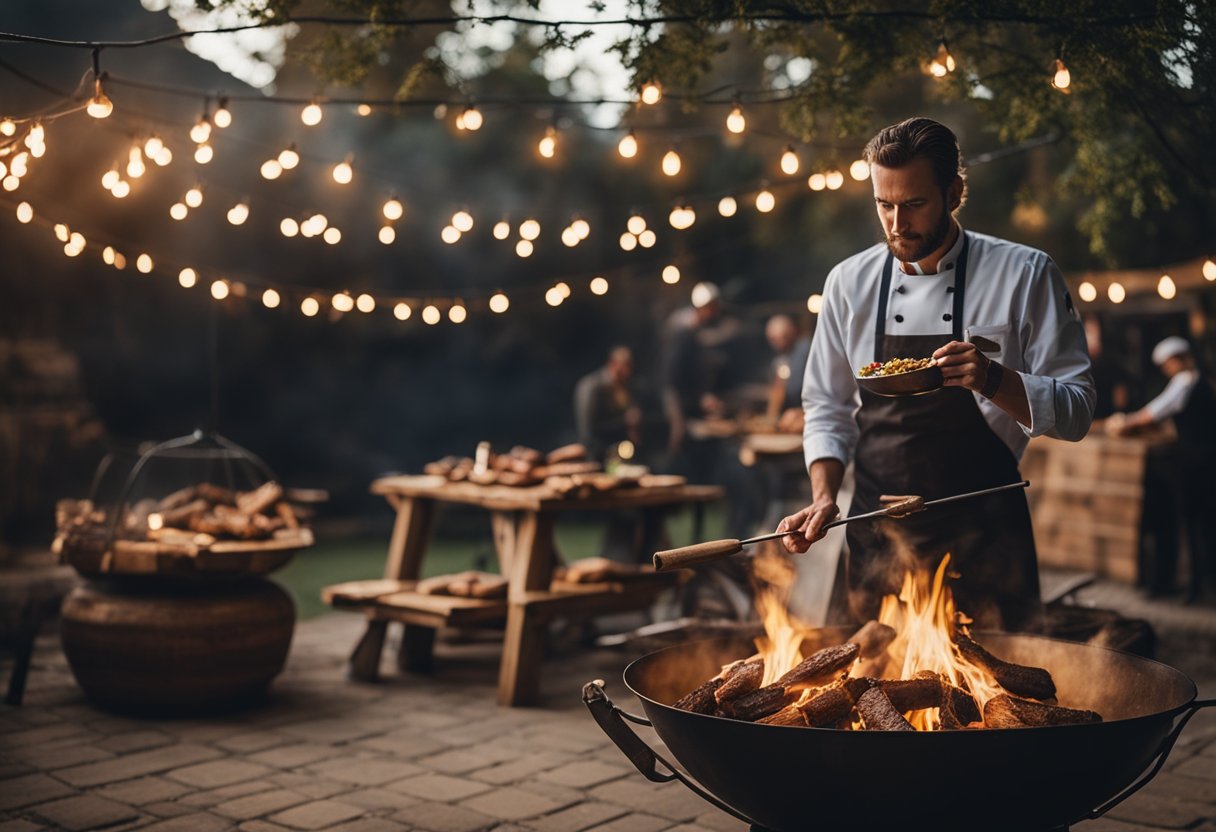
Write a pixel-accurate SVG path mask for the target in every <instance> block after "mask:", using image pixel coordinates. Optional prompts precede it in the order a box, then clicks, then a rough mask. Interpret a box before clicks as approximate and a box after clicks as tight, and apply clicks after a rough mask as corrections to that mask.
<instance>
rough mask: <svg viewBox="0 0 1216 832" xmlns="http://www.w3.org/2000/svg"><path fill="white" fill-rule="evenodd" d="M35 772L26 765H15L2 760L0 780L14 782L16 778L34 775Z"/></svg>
mask: <svg viewBox="0 0 1216 832" xmlns="http://www.w3.org/2000/svg"><path fill="white" fill-rule="evenodd" d="M33 773H34V770H33V769H32V768H30V767H29V766H28V765H26V764H25V763H14V762H9V761H8V760H0V780H12V779H13V778H14V777H21V776H23V775H26V774H33Z"/></svg>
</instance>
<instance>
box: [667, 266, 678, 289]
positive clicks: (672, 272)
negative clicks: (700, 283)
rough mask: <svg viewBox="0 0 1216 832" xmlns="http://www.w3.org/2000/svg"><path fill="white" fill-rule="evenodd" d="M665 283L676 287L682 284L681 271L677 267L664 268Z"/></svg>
mask: <svg viewBox="0 0 1216 832" xmlns="http://www.w3.org/2000/svg"><path fill="white" fill-rule="evenodd" d="M663 282H664V283H666V284H668V285H671V286H674V285H675V284H677V283H679V282H680V270H679V269H678V268H677V267H676V266H664V267H663Z"/></svg>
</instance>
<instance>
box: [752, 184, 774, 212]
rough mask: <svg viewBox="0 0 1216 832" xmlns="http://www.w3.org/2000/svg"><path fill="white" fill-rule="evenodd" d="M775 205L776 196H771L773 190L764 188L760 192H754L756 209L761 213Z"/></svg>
mask: <svg viewBox="0 0 1216 832" xmlns="http://www.w3.org/2000/svg"><path fill="white" fill-rule="evenodd" d="M776 205H777V198H776V197H775V196H773V192H772V191H770V190H768V189H767V188H765V189H764V190H762V191H761V192H760V193H758V194H756V210H757V211H759V212H760V213H761V214H767V213H768V212H769V211H771V210H773V208H775V207H776Z"/></svg>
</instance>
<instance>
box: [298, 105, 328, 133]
mask: <svg viewBox="0 0 1216 832" xmlns="http://www.w3.org/2000/svg"><path fill="white" fill-rule="evenodd" d="M324 115H325V114H324V113H322V112H321V105H320V104H318V103H317V102H315V101H313V102H312V103H310V104H309V105H308V106H307V107H305V108H304V109H303V110H301V111H300V121H302V122H304V123H305V124H307V125H308V126H309V127H316V126H317V125H318V124H320V123H321V118H322V117H323V116H324Z"/></svg>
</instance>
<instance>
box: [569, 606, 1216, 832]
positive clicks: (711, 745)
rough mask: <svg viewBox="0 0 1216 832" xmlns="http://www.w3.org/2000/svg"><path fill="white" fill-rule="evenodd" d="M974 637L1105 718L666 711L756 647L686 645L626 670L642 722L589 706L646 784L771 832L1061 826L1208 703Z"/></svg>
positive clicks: (1066, 657)
mask: <svg viewBox="0 0 1216 832" xmlns="http://www.w3.org/2000/svg"><path fill="white" fill-rule="evenodd" d="M850 632H851V631H848V630H844V629H833V628H825V629H821V630H817V631H815V632H814V633H813V635H812V637H811V638H808V639H807V640H806V641H805V642H804V644H803V649H804V654H805V653H806V652H808V651H814V650H817V649H820V648H822V647H826V646H830V645H833V644H840V643H842V642H843V641H844V640H845V639H847V638H848V637H849V635H850ZM977 640H979V641H980V642H981V643H983V644H984V645H985V646H986V647H987V648H988V649H989V650H991V651H992V652H993V653H994V654H996V655H998V656H1000V657H1001V658H1003V659H1005V660H1007V661H1012V662H1017V663H1021V664H1028V665H1037V666H1039V667H1046V668H1047V669H1048V670H1049V671H1050V672H1051V674H1052V676H1053V677H1054V678H1055V681H1056V684H1057V686H1058V687H1059V690H1060V691H1061V694H1060V701H1061V703H1062V704H1064V705H1067V706H1069V707H1072V708H1087V709H1092V710H1096V711H1098V712H1099V713H1101V714H1102V715H1103V717H1104V719H1105V721H1103V722H1101V723H1089V724H1081V725H1062V726H1053V727H1046V728H1016V729H1004V730H1000V729H982V730H964V731H941V732H925V733H922V732H884V731H836V730H828V729H818V728H795V727H786V726H777V725H764V724H756V723H749V722H740V721H736V720H732V719H724V718H721V717H715V716H707V715H703V714H695V713H689V712H687V711H682V710H679V709H677V708H674V707H672V705H671V703H673V702H675V701H676V699H678V698H679V697H680V696H682V695H683V694H685V693H687V692H688V691H689V690H691V689H692V688H693V687H695V686H696V685H697V684H699V682H700V681H704V680H705V679H708V678H710V677H711V676H713V675H714V674H715V673H716V672H717V671H718V670H719V669H720V668H721V666H722V665H723V664H725V663H727V662H729V661H733V660H735V659H738V658H740V657H741V656H746V655H749V654H750V653H751V652H752V651H753V647H752V644H751V643H750V642H748V641H743V640H739V639H716V640H712V641H703V642H693V643H688V644H681V645H677V646H675V647H669V648H667V649H665V650H660V651H658V652H655V653H651V654H649V655H647V656H644V657H642V658H641V659H638V660H637V661H635V662H633V663H632V664H630V665H629V666H628V667H627V668H626V669H625V673H624V680H625V684H626V686H627V687H628V688H629V689H630V690H631V691H632V692H633V693H634V694H636V695H637V697H638V699H640V700H641V702H642V708H643V710H644V711H645V713H646V717H645V718H642V717H636V716H633V715H631V714H627V713H625V712H624V711H621V710H620V709H619V708H617V707H616V706H615V705H613V704H612V702H611V700H609V699H608V697H607V696H606V695H605V694H604V690H603V686H602V683H598V682H591V683H589V684H588V685H587V686H585V687H584V690H583V700H584V702H585V703H586V704H587V707H588V708H589V709H590V710H591V713H592V716H594V717H595V719H596V721H597V722H598V723H599V725H600V727H601V728H603V729H604V731H605V733H607V734H608V735H609V737H610V738H611V739H612V740H613V741H614V742H615V743H616V744H617V745H618V746H619V747H620V748H621V750H622V751H623V752H624V753H625V755H626V756H627V757H629V759H630V761H631V762H632V763H633V764H634V765H635V766H636V767H637V768H638V770H639V771H641V772H642V774H643V775H645V776H646V777H647V778H648V779H650V780H653V781H656V782H665V781H669V780H674V779H679V780H681V781H682V782H684V783H685V785H687V786H689V788H691V789H692V790H693V791H695V792H697V793H698V794H700V795H701V797H703V798H705V799H706V800H708V801H709V802H711V803H713V804H714V805H716V806H718V807H719V808H720V809H722V810H724V811H726V812H729V813H730V814H732V815H734V816H735V817H737V818H740V819H741V820H744V821H747V822H749V823H752V824H754V825H755V826H756V827H758V828H761V829H768V830H774V832H794V830H803V829H808V828H824V829H834V828H835V829H845V828H849V829H852V828H867V829H869V828H874V829H888V828H891V829H894V828H903V829H922V828H932V829H934V830H960V832H961V831H962V830H974V829H986V830H1011V832H1012V830H1017V832H1027V830H1052V829H1058V828H1061V827H1066V826H1067V825H1068V824H1072V823H1077V822H1079V821H1082V820H1086V819H1089V818H1094V817H1099V816H1100V815H1102V814H1104V813H1105V812H1106V811H1107V810H1109V809H1110V808H1111V807H1113V806H1114V805H1115V804H1116V803H1118V802H1121V801H1122V800H1124V799H1126V798H1127V797H1129V796H1130V795H1131V794H1132V793H1133V792H1135V791H1136V790H1137V789H1139V788H1140V787H1141V786H1143V785H1144V784H1145V783H1147V782H1148V780H1149V779H1151V778H1152V777H1153V776H1154V775H1155V774H1156V773H1157V771H1158V770H1159V769H1160V767H1161V765H1162V764H1164V762H1165V758H1166V756H1167V755H1168V754H1169V752H1170V750H1171V749H1172V748H1173V745H1174V741H1175V740H1177V738H1178V735H1179V734H1180V733H1181V731H1182V729H1183V727H1184V726H1185V725H1186V722H1187V721H1188V720H1189V719H1190V718H1191V716H1193V715H1194V714H1195V713H1196V712H1197V711H1198V710H1199V709H1200V708H1203V707H1208V706H1212V705H1216V700H1207V701H1196V698H1195V696H1196V688H1195V683H1194V682H1192V681H1191V680H1190V679H1189V678H1188V677H1187V676H1186V675H1185V674H1183V673H1181V672H1180V671H1178V670H1175V669H1174V668H1172V667H1169V666H1167V665H1163V664H1160V663H1158V662H1154V661H1151V660H1149V659H1144V658H1141V657H1139V656H1133V655H1131V654H1129V653H1122V652H1119V651H1116V650H1111V649H1109V648H1104V647H1093V646H1089V645H1085V644H1076V643H1071V642H1063V641H1057V640H1055V639H1049V638H1044V637H1041V636H1029V635H1010V634H998V633H981V634H979V635H978V636H977ZM624 720H630V721H632V722H637V723H639V724H643V725H652V726H653V727H654V729H655V731H656V732H657V733H658V735H659V738H660V739H661V740H662V741H663V742H664V744H666V746H667V748H668V749H669V750H670V752H671V755H672V758H673V759H674V761H675V762H678V763H679V764H680V766H681V767H682V769H683V770H684V771H687V772H688V774H690V775H691V776H692V778H693V779H694V780H695V781H696V782H693V781H692V780H690V779H689V778H688V777H686V776H685V775H684V773H683V772H681V771H680V770H678V769H676V768H675V767H674V766H672V765H670V764H669V763H668V762H667V760H664V759H663V758H662V757H660V756H659V755H658V754H656V753H655V752H654V751H653V750H651V748H650V747H649V746H648V745H646V743H645V742H644V741H643V740H642V739H641V738H640V737H638V736H637V735H636V734H635V733H634V732H633V731H632V729H630V728H629V727H628V725H626V724H625V722H624ZM659 763H661V764H662V768H666V769H668V770H669V771H664V770H662V768H660V767H657V764H659ZM1149 766H1152V768H1151V769H1149V770H1148V771H1147V772H1146V771H1145V770H1146V769H1148V768H1149ZM669 772H670V773H669ZM1141 773H1144V776H1143V777H1141V778H1140V779H1139V780H1137V776H1138V775H1141ZM1133 781H1136V782H1135V783H1133ZM698 783H699V784H700V787H698V785H697V784H698ZM701 787H703V788H701Z"/></svg>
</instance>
